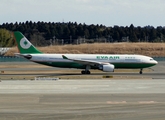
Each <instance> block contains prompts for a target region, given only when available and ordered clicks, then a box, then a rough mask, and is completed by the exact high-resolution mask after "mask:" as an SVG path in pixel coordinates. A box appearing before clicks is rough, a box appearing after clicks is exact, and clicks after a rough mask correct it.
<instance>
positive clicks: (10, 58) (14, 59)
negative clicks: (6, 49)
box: [0, 56, 28, 62]
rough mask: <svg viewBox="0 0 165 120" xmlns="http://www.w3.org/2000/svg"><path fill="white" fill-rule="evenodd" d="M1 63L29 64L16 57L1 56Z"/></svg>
mask: <svg viewBox="0 0 165 120" xmlns="http://www.w3.org/2000/svg"><path fill="white" fill-rule="evenodd" d="M0 62H28V60H27V59H25V58H21V57H15V56H0Z"/></svg>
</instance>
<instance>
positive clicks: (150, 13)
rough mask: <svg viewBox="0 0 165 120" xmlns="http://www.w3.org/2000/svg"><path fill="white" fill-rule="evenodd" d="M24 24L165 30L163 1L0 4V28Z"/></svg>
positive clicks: (23, 0) (5, 0)
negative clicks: (5, 24)
mask: <svg viewBox="0 0 165 120" xmlns="http://www.w3.org/2000/svg"><path fill="white" fill-rule="evenodd" d="M26 21H32V22H38V21H43V22H77V23H82V24H84V23H85V24H87V25H90V24H94V25H97V24H99V25H101V24H102V25H105V26H107V27H113V26H114V25H118V26H130V25H131V24H133V25H134V26H141V27H144V26H148V25H150V26H154V27H157V26H165V0H1V2H0V24H3V23H15V22H18V23H19V22H26Z"/></svg>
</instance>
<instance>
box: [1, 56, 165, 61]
mask: <svg viewBox="0 0 165 120" xmlns="http://www.w3.org/2000/svg"><path fill="white" fill-rule="evenodd" d="M153 58H154V59H155V60H156V61H165V57H153ZM0 62H29V60H27V59H25V58H21V57H15V56H0Z"/></svg>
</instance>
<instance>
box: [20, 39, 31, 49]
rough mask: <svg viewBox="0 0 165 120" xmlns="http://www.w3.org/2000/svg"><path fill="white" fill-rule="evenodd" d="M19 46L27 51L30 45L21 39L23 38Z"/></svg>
mask: <svg viewBox="0 0 165 120" xmlns="http://www.w3.org/2000/svg"><path fill="white" fill-rule="evenodd" d="M20 46H21V47H22V48H23V49H28V48H30V46H31V43H30V42H29V41H28V40H27V39H26V38H25V37H23V38H22V39H21V40H20Z"/></svg>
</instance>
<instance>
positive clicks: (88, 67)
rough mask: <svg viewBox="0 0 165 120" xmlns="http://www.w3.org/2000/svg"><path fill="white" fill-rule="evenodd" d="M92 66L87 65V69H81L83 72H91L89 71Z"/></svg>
mask: <svg viewBox="0 0 165 120" xmlns="http://www.w3.org/2000/svg"><path fill="white" fill-rule="evenodd" d="M90 68H91V66H89V65H87V66H86V69H85V70H82V71H81V74H91V72H90V71H89V69H90Z"/></svg>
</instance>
